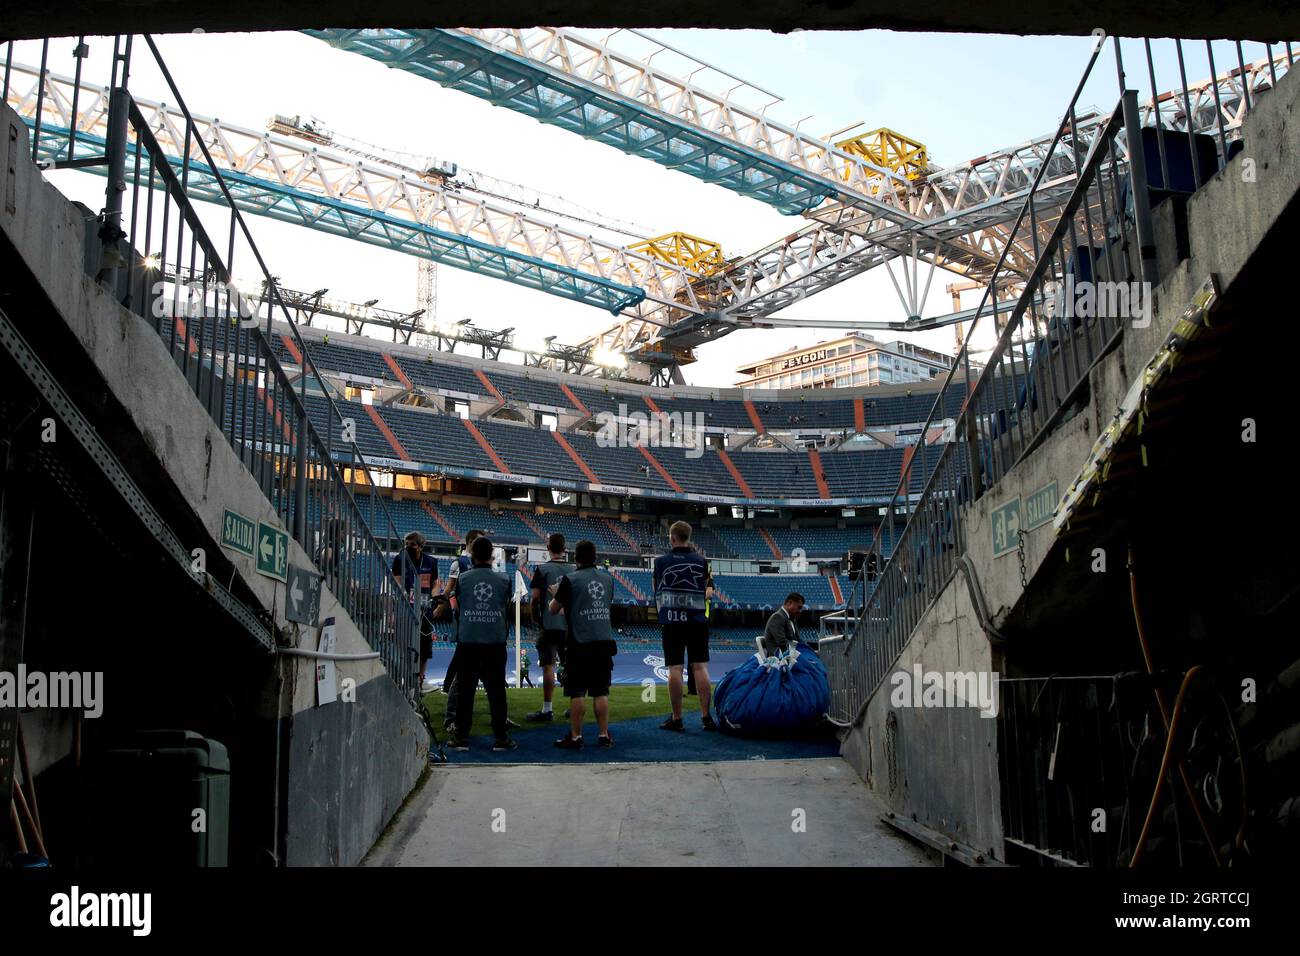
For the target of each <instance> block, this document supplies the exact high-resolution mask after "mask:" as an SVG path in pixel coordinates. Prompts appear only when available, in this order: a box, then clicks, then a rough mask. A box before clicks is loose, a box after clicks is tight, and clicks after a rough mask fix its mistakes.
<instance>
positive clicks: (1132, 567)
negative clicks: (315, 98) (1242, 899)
mask: <svg viewBox="0 0 1300 956" xmlns="http://www.w3.org/2000/svg"><path fill="white" fill-rule="evenodd" d="M1128 587H1129V596H1130V598H1131V599H1132V601H1133V623H1134V625H1135V626H1136V627H1137V635H1138V642H1139V643H1140V644H1141V645H1142V660H1143V662H1144V663H1145V664H1146V668H1147V674H1148V675H1150V676H1154V675H1155V671H1156V667H1155V659H1154V657H1153V656H1152V654H1151V645H1150V644H1149V643H1148V642H1147V634H1146V629H1145V628H1143V626H1142V611H1141V609H1140V608H1139V607H1138V587H1137V562H1136V561H1135V560H1134V557H1133V546H1132V545H1129V549H1128ZM1155 694H1156V706H1157V707H1159V708H1160V720H1161V722H1162V723H1163V724H1164V725H1165V735H1166V736H1169V735H1170V734H1171V731H1170V722H1169V705H1168V704H1167V703H1165V693H1164V691H1162V690H1161V689H1160V688H1159V687H1156V688H1155ZM1178 777H1179V779H1180V780H1182V781H1183V789H1184V790H1186V791H1187V800H1188V802H1189V803H1190V804H1191V805H1192V813H1193V814H1195V816H1196V822H1197V823H1198V824H1200V827H1201V833H1203V834H1204V835H1205V845H1206V846H1208V847H1209V848H1210V856H1211V857H1212V858H1213V859H1214V865H1215V866H1218V867H1221V866H1223V861H1222V860H1220V859H1219V848H1218V847H1217V846H1216V845H1215V841H1214V835H1213V834H1212V833H1210V824H1209V821H1207V820H1206V819H1205V811H1204V810H1203V809H1202V808H1201V801H1200V798H1199V797H1197V796H1196V791H1195V790H1194V789H1193V788H1192V778H1191V775H1190V774H1188V772H1187V764H1186V763H1184V762H1183V758H1182V757H1179V758H1178Z"/></svg>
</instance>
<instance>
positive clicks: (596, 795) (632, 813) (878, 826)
mask: <svg viewBox="0 0 1300 956" xmlns="http://www.w3.org/2000/svg"><path fill="white" fill-rule="evenodd" d="M883 812H884V806H883V805H882V804H881V803H880V802H879V801H877V800H876V798H875V797H873V796H871V794H870V793H869V792H868V790H867V787H866V785H865V784H863V782H862V781H861V780H860V779H859V778H858V775H857V773H856V772H855V771H854V770H853V768H852V767H851V766H850V765H849V764H848V763H847V762H845V761H844V760H842V759H840V758H838V757H830V758H823V759H813V760H748V761H721V762H716V763H638V764H604V765H589V766H569V767H565V766H556V765H553V764H552V765H547V766H537V765H525V764H515V765H510V766H482V765H479V766H450V765H448V766H444V767H439V768H434V769H432V770H430V772H429V775H428V777H427V778H426V780H425V782H424V784H423V786H422V787H421V788H420V789H419V790H417V791H416V793H415V795H414V796H413V797H412V798H411V800H410V801H409V802H408V803H407V805H406V806H405V807H404V808H403V809H402V811H401V812H400V813H399V814H398V815H397V817H396V818H395V819H394V821H393V824H392V826H390V827H389V829H388V831H387V832H386V833H385V834H384V836H383V837H382V838H381V839H380V840H379V842H378V843H377V844H376V846H375V848H374V850H372V851H371V853H370V855H369V856H368V857H367V858H366V860H365V861H364V865H367V866H683V865H698V866H929V865H934V863H933V862H932V860H931V859H930V858H929V857H928V856H927V854H926V852H925V851H923V850H922V849H920V848H919V847H918V846H917V845H915V844H913V843H911V842H910V841H908V840H907V839H905V838H904V837H901V836H899V835H897V834H896V833H894V832H893V831H892V830H891V829H890V828H889V827H887V826H886V825H885V824H884V823H882V822H881V820H880V817H881V814H882V813H883Z"/></svg>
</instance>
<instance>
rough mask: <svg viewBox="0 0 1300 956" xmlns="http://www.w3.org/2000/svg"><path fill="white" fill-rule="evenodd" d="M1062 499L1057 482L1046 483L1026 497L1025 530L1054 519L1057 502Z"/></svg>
mask: <svg viewBox="0 0 1300 956" xmlns="http://www.w3.org/2000/svg"><path fill="white" fill-rule="evenodd" d="M1060 500H1061V495H1060V493H1059V492H1058V491H1057V490H1056V482H1054V481H1053V482H1051V483H1050V484H1047V485H1044V486H1043V487H1042V488H1039V489H1038V490H1037V491H1035V492H1034V493H1033V494H1032V495H1030V496H1029V497H1028V498H1026V499H1025V530H1026V531H1033V530H1034V529H1035V528H1038V527H1041V526H1042V525H1045V524H1047V522H1049V521H1051V520H1052V514H1053V513H1054V512H1055V511H1056V503H1057V502H1058V501H1060Z"/></svg>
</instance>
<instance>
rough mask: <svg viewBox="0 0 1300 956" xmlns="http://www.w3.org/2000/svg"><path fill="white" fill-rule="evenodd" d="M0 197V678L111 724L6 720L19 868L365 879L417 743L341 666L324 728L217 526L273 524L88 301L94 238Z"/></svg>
mask: <svg viewBox="0 0 1300 956" xmlns="http://www.w3.org/2000/svg"><path fill="white" fill-rule="evenodd" d="M3 121H4V123H5V124H7V125H8V127H9V128H10V129H11V130H16V131H17V134H18V138H19V140H20V142H21V140H22V137H24V136H25V135H26V130H25V128H24V127H23V124H22V122H21V121H20V120H18V119H17V118H16V116H15V115H14V114H13V113H12V111H10V110H8V109H7V108H6V109H5V110H4V112H3ZM22 154H23V147H22V145H20V146H19V148H18V152H17V155H19V156H21V155H22ZM29 155H30V154H29ZM0 185H3V186H4V187H5V188H6V189H7V194H8V195H10V196H13V197H14V202H13V204H12V205H11V207H10V208H9V209H8V210H7V211H8V216H6V217H5V218H4V219H3V220H0V226H3V228H0V261H3V262H5V263H6V268H5V271H4V279H3V288H0V344H2V345H3V347H2V348H0V422H2V423H3V430H2V433H0V452H3V459H4V460H3V468H4V475H3V485H0V488H2V491H0V496H2V497H0V602H2V603H0V670H3V671H5V672H7V673H9V674H17V673H20V671H19V664H20V663H21V665H22V667H23V668H24V671H23V672H22V673H26V674H27V675H32V674H38V673H39V674H42V675H45V677H46V679H47V686H48V688H49V689H51V690H52V689H53V688H54V686H55V681H56V679H58V678H60V675H87V676H88V679H90V680H91V681H93V682H94V683H92V684H89V685H87V684H79V685H78V687H79V688H82V689H90V688H93V689H94V691H96V692H97V694H96V696H97V699H96V701H95V702H94V703H95V707H94V710H95V711H98V710H100V709H101V708H102V713H94V712H93V711H91V712H88V711H87V709H86V708H85V707H81V706H67V705H68V704H70V703H71V704H74V705H75V704H77V703H78V702H79V703H89V701H88V700H87V699H85V698H84V697H83V698H82V699H81V700H80V701H78V700H77V699H75V698H73V697H71V696H65V697H62V698H58V699H56V698H54V697H52V696H47V697H46V698H45V699H44V700H39V701H38V700H35V699H34V698H32V697H30V696H28V697H25V698H24V697H19V698H15V699H10V700H5V701H4V702H3V703H4V706H3V707H0V722H2V723H0V744H3V745H4V746H5V752H6V753H13V754H15V758H14V760H13V761H12V762H6V763H5V764H4V765H0V770H3V771H4V772H5V775H4V779H3V781H0V782H2V783H3V784H4V786H5V787H6V788H8V787H9V782H10V780H11V779H14V778H15V777H19V778H21V779H22V780H23V781H24V783H25V786H24V787H23V790H25V791H27V793H26V794H25V795H24V801H16V802H15V811H16V812H18V811H17V808H18V807H20V806H24V805H25V806H26V808H27V809H26V810H25V811H24V812H32V814H33V816H35V815H36V814H37V813H39V829H40V831H41V834H42V836H43V838H44V839H43V843H44V845H43V847H38V846H36V845H33V842H32V841H31V840H30V835H31V832H32V831H31V828H30V827H24V831H25V832H26V833H27V834H28V837H29V840H28V841H27V845H26V846H25V847H23V846H20V845H18V843H17V839H16V837H15V832H14V830H12V829H11V828H10V827H8V826H6V827H4V828H3V830H4V836H3V837H0V839H3V841H4V849H5V850H6V851H8V852H9V853H13V852H14V851H16V850H20V849H25V850H26V851H28V852H32V853H37V854H39V855H40V856H43V857H47V858H48V859H49V860H51V861H52V862H53V863H54V864H55V865H59V864H68V863H77V864H98V865H114V866H116V865H124V864H125V865H141V864H147V865H151V866H152V865H160V866H163V867H170V866H186V865H196V864H197V865H224V864H229V865H238V866H250V865H277V864H280V865H283V864H286V863H290V864H292V863H299V864H348V863H351V862H355V861H356V860H358V859H360V857H361V856H362V855H363V854H364V853H365V851H366V850H368V849H369V847H370V845H371V844H372V843H373V840H374V838H375V837H376V836H377V835H378V833H379V832H380V830H382V828H383V826H384V825H385V824H386V823H387V822H388V820H389V818H390V817H391V815H392V813H393V811H395V810H396V808H397V806H398V805H400V803H401V801H402V799H403V798H404V797H405V796H406V794H407V793H408V792H409V790H410V787H411V786H412V785H413V783H414V781H415V779H416V778H418V776H419V774H420V772H421V770H422V769H423V768H424V766H425V763H426V759H425V757H426V750H427V745H428V736H427V732H426V730H425V727H424V725H423V723H422V721H421V720H420V719H419V718H418V716H417V714H416V712H415V710H414V708H413V707H412V705H411V702H410V700H409V699H408V695H407V694H406V693H405V692H404V691H403V690H402V689H400V688H399V687H398V685H397V683H396V682H395V680H394V679H392V678H390V676H389V675H388V674H387V673H386V672H385V669H384V663H385V662H381V661H379V660H361V661H351V662H348V663H340V664H339V665H338V666H339V668H340V672H341V674H345V675H351V676H353V677H355V678H356V681H355V684H356V688H355V693H356V696H355V700H354V701H350V702H348V703H347V704H344V703H342V702H340V701H334V702H333V703H332V704H324V705H323V706H319V707H318V706H315V704H316V700H315V695H316V682H315V680H314V673H315V670H316V662H315V661H313V660H310V659H307V658H304V657H301V656H299V657H290V656H286V655H285V654H284V651H285V650H286V649H287V648H286V645H294V644H295V643H296V641H297V638H298V636H299V633H300V630H299V628H298V627H297V626H296V625H292V624H290V623H289V622H287V621H286V610H285V604H286V597H285V589H286V586H285V585H283V584H281V583H280V582H279V581H275V580H272V579H270V578H266V577H260V576H255V575H252V574H250V573H249V572H250V570H251V565H252V559H249V561H248V562H247V563H245V564H244V565H242V566H241V565H239V564H237V563H236V561H235V560H232V557H231V552H228V551H223V549H222V547H221V544H220V542H219V540H217V532H215V531H214V530H213V529H214V528H216V527H219V526H220V524H221V515H222V510H221V509H222V507H223V503H224V505H225V506H226V507H233V508H234V509H235V510H238V511H241V512H243V513H246V514H252V515H256V516H257V517H263V516H265V520H266V521H269V522H274V521H275V512H274V511H273V509H272V506H271V505H270V503H269V502H267V501H266V500H265V498H263V497H262V493H261V491H260V490H259V488H258V487H257V485H256V483H255V482H254V480H253V478H252V476H251V475H249V474H248V473H247V472H246V471H245V470H244V466H243V464H241V463H240V462H239V461H238V458H237V456H236V455H235V454H234V452H233V451H232V450H231V448H230V447H229V445H228V444H226V442H225V440H224V438H223V437H222V435H221V433H220V432H219V431H216V430H215V424H214V422H213V421H212V419H211V417H210V416H209V414H208V412H207V411H206V409H205V408H204V407H203V403H202V402H201V401H200V399H199V397H198V396H196V391H199V390H198V389H196V383H195V381H194V380H193V376H191V380H190V381H186V379H185V376H184V375H183V374H181V372H180V370H179V369H178V368H177V366H176V364H174V363H173V361H172V360H171V359H169V357H168V355H167V350H166V347H165V345H163V344H162V343H161V342H160V340H159V338H158V335H157V334H156V333H155V332H154V330H153V329H152V328H150V327H148V326H147V325H146V323H145V322H144V321H143V320H142V319H141V317H140V316H138V315H133V314H131V313H129V312H126V311H124V310H123V309H122V308H121V306H120V305H118V304H117V303H116V302H114V301H113V296H112V295H111V294H110V293H109V290H108V289H106V288H104V287H102V286H100V285H99V284H98V283H96V282H95V281H94V277H93V276H94V272H95V271H96V268H97V266H96V264H95V263H94V262H93V261H92V260H93V257H94V255H95V254H97V253H98V250H99V246H100V240H99V236H98V224H97V223H96V222H95V220H94V217H93V215H89V214H88V213H87V211H86V210H85V209H84V207H77V206H75V205H73V204H70V203H68V202H67V200H65V199H64V198H63V197H62V196H61V195H60V194H59V193H58V192H57V190H55V189H54V188H53V187H51V186H50V185H49V184H47V183H45V182H44V181H43V180H42V178H41V176H40V174H39V173H38V172H37V171H36V169H35V167H34V166H33V165H32V164H30V163H28V162H19V163H16V164H15V166H14V167H13V168H11V170H10V172H9V174H8V180H7V181H4V180H3V179H0ZM15 186H16V188H15ZM15 213H17V214H16V215H15ZM52 223H53V225H51V224H52ZM50 236H53V241H51V238H50ZM33 237H39V242H38V243H33V242H32V239H33ZM70 303H72V304H70ZM110 343H111V344H110ZM174 357H175V356H173V358H174ZM199 394H200V395H201V394H202V392H201V391H199ZM186 483H190V484H188V486H187V487H182V485H184V484H186ZM214 507H215V509H216V510H215V517H214V514H213V508H214ZM288 544H289V550H290V554H289V559H290V562H291V563H292V564H293V565H297V566H303V565H309V564H310V559H308V558H306V557H305V556H304V555H303V553H302V551H301V549H299V548H298V547H297V543H296V542H295V541H294V540H293V539H292V538H289V541H288ZM236 558H237V559H239V560H242V557H240V556H236ZM320 608H321V612H322V617H325V618H329V617H333V618H334V619H335V620H336V621H337V625H336V626H337V630H338V651H339V652H340V653H341V654H343V655H345V656H346V655H347V654H352V655H354V656H356V655H358V653H360V654H361V656H364V652H366V651H369V650H370V648H369V647H367V646H365V643H364V642H365V638H364V636H363V635H362V634H360V633H359V632H358V630H357V628H356V626H355V625H354V623H353V621H352V620H351V619H350V618H349V617H348V613H347V611H346V609H344V608H343V607H342V606H341V605H340V603H339V601H338V600H337V599H336V598H334V597H333V596H332V595H331V594H330V592H329V589H328V588H327V587H323V588H322V594H321V601H320ZM311 646H312V647H314V646H315V644H314V643H313V644H312V645H311ZM370 656H371V657H375V656H376V655H374V654H371V655H370ZM29 683H30V678H29ZM69 686H70V685H68V684H67V683H66V681H65V682H64V684H63V687H64V690H68V688H69ZM24 703H28V704H30V706H22V704H24ZM51 703H59V704H63V705H65V706H54V707H52V706H50V704H51ZM83 714H84V716H82V715H83ZM18 721H21V724H22V728H21V730H22V733H21V736H20V737H19V736H18V734H17V730H18V727H17V724H18ZM15 744H17V746H15ZM11 747H12V750H11V749H10V748H11ZM324 781H328V783H325V782H324ZM33 782H34V784H35V790H36V791H37V793H38V794H39V806H38V807H34V806H32V801H31V799H30V789H31V784H32V783H33ZM323 787H328V788H329V789H330V792H331V796H330V798H329V799H328V800H326V799H324V798H323V797H322V796H321V794H322V792H323V791H322V789H321V788H323ZM15 792H17V791H15ZM200 809H201V810H203V814H201V815H200V814H197V813H195V811H196V810H200ZM200 819H202V821H203V825H202V827H200V826H199V824H198V822H197V821H199V820H200ZM42 851H43V852H42Z"/></svg>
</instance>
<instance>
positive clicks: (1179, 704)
mask: <svg viewBox="0 0 1300 956" xmlns="http://www.w3.org/2000/svg"><path fill="white" fill-rule="evenodd" d="M1200 669H1201V665H1200V664H1197V665H1195V666H1194V667H1192V669H1191V670H1189V671H1188V672H1187V673H1186V674H1184V675H1183V683H1182V685H1181V686H1180V687H1179V688H1178V697H1177V699H1175V700H1174V714H1173V718H1172V719H1171V720H1170V722H1169V733H1168V734H1167V735H1166V736H1165V752H1164V756H1162V757H1161V758H1160V774H1159V776H1157V777H1156V789H1155V791H1154V792H1153V793H1152V794H1151V806H1149V807H1147V818H1146V822H1145V823H1143V824H1142V834H1141V836H1139V837H1138V842H1137V846H1136V847H1134V848H1133V859H1132V860H1131V861H1129V867H1130V868H1136V867H1137V865H1138V863H1140V862H1141V861H1142V851H1143V850H1145V849H1146V845H1147V837H1149V836H1150V835H1151V824H1152V822H1153V821H1154V820H1155V818H1156V810H1157V808H1159V806H1160V796H1161V794H1162V793H1163V792H1164V788H1165V776H1166V775H1167V774H1168V773H1169V763H1170V761H1171V760H1172V759H1173V754H1174V739H1175V738H1176V737H1177V735H1178V722H1179V720H1180V719H1181V718H1182V716H1183V702H1184V701H1185V700H1186V699H1187V688H1188V687H1189V686H1190V685H1191V683H1192V678H1193V677H1195V676H1196V674H1197V672H1199V671H1200ZM1215 859H1216V860H1217V859H1218V854H1215Z"/></svg>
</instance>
